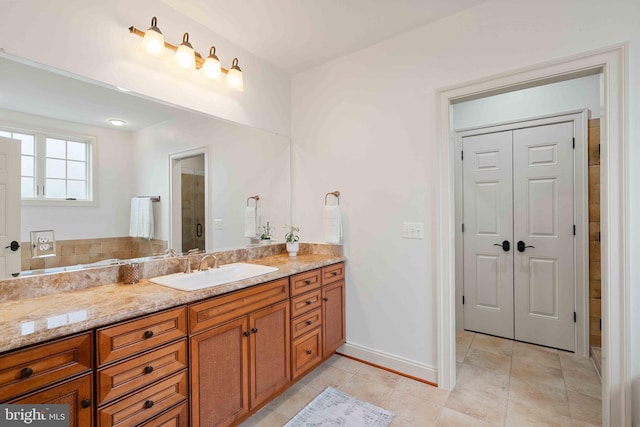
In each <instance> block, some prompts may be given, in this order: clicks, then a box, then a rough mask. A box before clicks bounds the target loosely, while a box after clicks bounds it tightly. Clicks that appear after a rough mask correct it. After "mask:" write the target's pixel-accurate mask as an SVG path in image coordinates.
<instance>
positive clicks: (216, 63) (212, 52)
mask: <svg viewBox="0 0 640 427" xmlns="http://www.w3.org/2000/svg"><path fill="white" fill-rule="evenodd" d="M202 72H203V73H204V75H205V76H207V77H209V78H210V79H214V80H218V79H219V78H220V74H222V68H221V66H220V60H219V59H218V57H217V56H216V47H215V46H211V49H209V56H208V57H207V59H205V60H204V64H202Z"/></svg>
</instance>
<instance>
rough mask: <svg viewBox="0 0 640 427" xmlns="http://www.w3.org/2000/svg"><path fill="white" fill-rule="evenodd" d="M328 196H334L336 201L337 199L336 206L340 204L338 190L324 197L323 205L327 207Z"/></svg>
mask: <svg viewBox="0 0 640 427" xmlns="http://www.w3.org/2000/svg"><path fill="white" fill-rule="evenodd" d="M329 196H335V198H336V199H338V205H339V204H340V192H339V191H338V190H336V191H332V192H330V193H327V194H325V195H324V205H325V206H326V205H327V197H329Z"/></svg>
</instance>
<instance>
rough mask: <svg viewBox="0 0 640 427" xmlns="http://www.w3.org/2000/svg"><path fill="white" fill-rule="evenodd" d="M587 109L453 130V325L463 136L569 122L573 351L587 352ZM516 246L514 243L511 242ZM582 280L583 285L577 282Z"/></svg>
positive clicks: (460, 263) (459, 313)
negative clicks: (571, 135)
mask: <svg viewBox="0 0 640 427" xmlns="http://www.w3.org/2000/svg"><path fill="white" fill-rule="evenodd" d="M588 118H589V117H588V111H587V109H586V108H585V109H581V110H571V111H567V112H563V113H554V114H545V115H541V116H535V117H530V118H525V119H518V120H509V121H505V122H499V123H495V124H488V125H482V126H474V127H469V128H464V129H458V130H456V131H454V132H455V148H454V150H455V151H454V156H455V159H456V161H455V163H454V173H455V176H454V184H455V230H456V231H455V233H456V244H455V272H456V274H455V284H456V299H455V309H456V329H458V326H460V325H461V324H463V323H464V318H463V310H464V307H463V306H462V295H463V294H462V292H463V290H464V277H463V267H464V257H463V248H464V245H463V242H464V235H463V233H462V227H461V224H462V222H463V213H464V211H463V203H462V200H463V199H462V198H463V181H462V180H463V176H462V162H461V161H458V159H460V158H461V156H462V154H461V153H462V138H464V137H469V136H475V135H483V134H487V133H495V132H502V131H513V130H516V129H523V128H529V127H534V126H544V125H551V124H556V123H566V122H572V123H573V129H574V138H575V149H574V150H573V160H574V168H573V189H574V193H573V194H574V198H573V221H574V224H575V226H576V236H575V238H574V241H573V247H574V264H573V265H574V275H573V289H574V304H573V305H574V310H575V311H576V312H577V321H576V333H575V337H574V346H575V349H576V350H575V351H576V354H578V355H580V356H583V357H588V356H589V298H588V296H589V279H588V278H589V270H588V268H589V251H588V245H589V215H588V213H589V198H588V194H589V187H588V175H587V173H588V161H587V153H588V147H587V145H588V134H587V132H588V130H587V126H588ZM514 246H515V243H514ZM580 284H582V286H579V285H580Z"/></svg>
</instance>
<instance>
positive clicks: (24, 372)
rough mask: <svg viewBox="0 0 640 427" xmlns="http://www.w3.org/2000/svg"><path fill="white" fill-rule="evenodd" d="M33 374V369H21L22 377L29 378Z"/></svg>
mask: <svg viewBox="0 0 640 427" xmlns="http://www.w3.org/2000/svg"><path fill="white" fill-rule="evenodd" d="M31 374H33V369H31V368H24V369H23V370H22V371H20V378H29V377H30V376H31Z"/></svg>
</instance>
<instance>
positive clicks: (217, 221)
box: [213, 218, 223, 230]
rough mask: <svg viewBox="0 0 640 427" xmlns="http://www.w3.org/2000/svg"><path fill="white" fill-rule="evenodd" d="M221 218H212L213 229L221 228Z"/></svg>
mask: <svg viewBox="0 0 640 427" xmlns="http://www.w3.org/2000/svg"><path fill="white" fill-rule="evenodd" d="M222 225H223V224H222V219H220V218H214V219H213V229H214V230H222Z"/></svg>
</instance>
